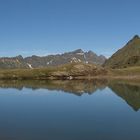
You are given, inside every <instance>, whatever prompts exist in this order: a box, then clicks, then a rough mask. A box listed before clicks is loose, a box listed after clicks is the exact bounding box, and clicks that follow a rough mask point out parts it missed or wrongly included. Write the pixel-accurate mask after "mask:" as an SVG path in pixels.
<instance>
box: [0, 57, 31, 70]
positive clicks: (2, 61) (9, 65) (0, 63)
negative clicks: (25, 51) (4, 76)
mask: <svg viewBox="0 0 140 140" xmlns="http://www.w3.org/2000/svg"><path fill="white" fill-rule="evenodd" d="M0 68H1V69H14V68H29V66H28V64H27V63H26V62H25V61H24V58H23V57H22V56H21V55H19V56H16V57H1V58H0Z"/></svg>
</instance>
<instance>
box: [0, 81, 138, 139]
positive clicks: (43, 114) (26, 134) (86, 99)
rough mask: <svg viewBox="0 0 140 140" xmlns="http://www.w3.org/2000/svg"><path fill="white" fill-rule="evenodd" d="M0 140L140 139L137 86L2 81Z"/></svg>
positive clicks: (108, 83) (107, 83) (76, 82)
mask: <svg viewBox="0 0 140 140" xmlns="http://www.w3.org/2000/svg"><path fill="white" fill-rule="evenodd" d="M0 87H1V88H0V140H104V139H107V140H118V139H119V140H125V139H127V140H139V139H140V111H139V108H140V85H139V84H128V83H124V82H123V83H120V82H107V81H96V82H95V81H94V82H88V81H51V82H49V81H34V82H33V81H20V82H19V81H0Z"/></svg>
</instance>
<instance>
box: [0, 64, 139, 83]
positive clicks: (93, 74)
mask: <svg viewBox="0 0 140 140" xmlns="http://www.w3.org/2000/svg"><path fill="white" fill-rule="evenodd" d="M94 79H118V80H119V79H124V80H140V67H130V68H124V69H108V68H103V67H100V66H95V65H93V64H67V65H62V66H59V67H49V68H39V69H4V70H2V69H1V70H0V80H94Z"/></svg>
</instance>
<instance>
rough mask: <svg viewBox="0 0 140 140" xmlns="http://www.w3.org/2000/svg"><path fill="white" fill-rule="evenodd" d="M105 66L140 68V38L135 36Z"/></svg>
mask: <svg viewBox="0 0 140 140" xmlns="http://www.w3.org/2000/svg"><path fill="white" fill-rule="evenodd" d="M104 66H105V67H110V68H126V67H130V66H140V37H139V36H138V35H135V36H134V37H133V39H131V40H130V41H129V42H128V43H127V44H126V45H125V46H124V47H123V48H122V49H120V50H118V51H117V52H116V53H115V54H113V55H112V56H111V57H110V58H109V59H108V60H106V62H105V63H104Z"/></svg>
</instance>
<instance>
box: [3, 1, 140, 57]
mask: <svg viewBox="0 0 140 140" xmlns="http://www.w3.org/2000/svg"><path fill="white" fill-rule="evenodd" d="M135 34H138V35H140V0H0V56H15V55H18V54H21V55H23V56H29V55H33V54H35V55H47V54H50V53H62V52H66V51H71V50H75V49H78V48H81V49H83V50H85V51H87V50H92V51H94V52H96V53H97V54H103V55H105V56H110V55H112V53H114V52H115V51H116V50H118V49H119V48H121V47H122V46H123V45H124V44H125V43H126V42H127V41H128V40H129V39H131V38H132V37H133V36H134V35H135Z"/></svg>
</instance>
